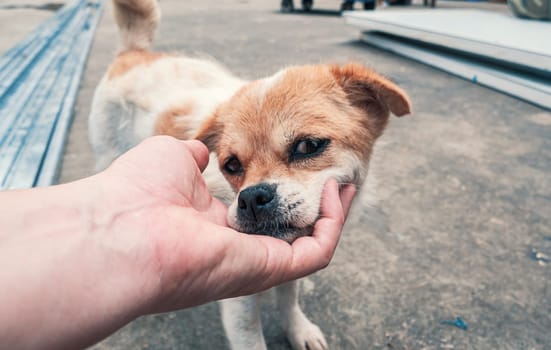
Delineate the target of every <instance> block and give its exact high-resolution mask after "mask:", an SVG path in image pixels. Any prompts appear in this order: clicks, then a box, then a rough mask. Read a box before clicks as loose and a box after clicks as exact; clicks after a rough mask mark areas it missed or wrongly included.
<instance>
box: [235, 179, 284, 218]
mask: <svg viewBox="0 0 551 350" xmlns="http://www.w3.org/2000/svg"><path fill="white" fill-rule="evenodd" d="M275 194H276V186H275V185H268V184H259V185H255V186H251V187H247V188H246V189H244V190H243V191H241V192H240V193H239V197H238V199H237V207H238V215H239V216H240V217H241V218H243V219H246V220H251V221H261V220H264V219H266V218H267V217H269V216H270V213H271V212H272V211H273V210H274V209H275V208H276V207H277V200H276V199H275Z"/></svg>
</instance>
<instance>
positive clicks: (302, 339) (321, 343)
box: [276, 281, 327, 350]
mask: <svg viewBox="0 0 551 350" xmlns="http://www.w3.org/2000/svg"><path fill="white" fill-rule="evenodd" d="M298 288H299V282H298V281H292V282H288V283H286V284H283V285H281V286H278V287H276V293H277V306H278V309H279V310H280V312H281V318H282V319H281V320H282V325H283V329H284V330H285V332H286V334H287V339H289V342H290V343H291V346H292V347H293V349H294V350H327V341H326V340H325V337H324V336H323V333H322V332H321V330H320V329H319V327H318V326H316V325H315V324H313V323H312V322H310V320H309V319H308V318H307V317H306V316H305V315H304V313H303V312H302V310H301V309H300V305H299V303H298Z"/></svg>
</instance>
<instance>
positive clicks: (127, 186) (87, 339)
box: [0, 137, 354, 349]
mask: <svg viewBox="0 0 551 350" xmlns="http://www.w3.org/2000/svg"><path fill="white" fill-rule="evenodd" d="M159 154H163V155H164V156H163V157H159V156H158V155H159ZM207 161H208V155H207V151H206V149H205V148H204V146H202V145H201V144H199V143H197V142H181V141H176V140H174V139H171V138H168V137H157V138H152V139H149V140H147V141H145V142H144V143H142V144H141V145H139V146H138V147H137V148H135V149H133V150H131V151H130V152H128V153H127V154H126V155H124V156H123V157H121V158H120V159H119V160H117V161H116V162H115V163H114V165H113V166H112V167H110V168H109V169H108V170H106V171H105V172H103V173H100V174H98V175H96V176H93V177H90V178H87V179H84V180H80V181H77V182H74V183H70V184H66V185H60V186H55V187H49V188H41V189H32V190H25V191H12V192H3V193H0V208H1V210H0V266H1V267H2V268H1V269H0V285H1V288H0V310H1V312H0V348H5V347H9V348H11V349H38V348H40V349H61V348H79V347H85V346H87V345H90V344H93V343H94V342H96V341H99V340H101V339H102V338H104V337H106V336H107V335H109V334H111V333H112V332H114V331H115V330H117V329H118V328H120V327H122V326H123V325H125V324H126V323H128V322H130V321H131V320H133V319H134V318H136V317H138V316H140V315H144V314H148V313H155V312H163V311H169V310H176V309H180V308H185V307H190V306H194V305H198V304H201V303H205V302H208V301H212V300H216V299H221V298H226V297H231V296H237V295H244V294H250V293H255V292H258V291H261V290H264V289H267V288H270V287H272V286H274V285H277V284H280V283H282V282H284V281H288V280H291V279H295V278H298V277H302V276H304V275H307V274H309V273H312V272H314V271H316V270H319V269H321V268H323V267H325V266H326V265H327V264H328V263H329V261H330V259H331V257H332V255H333V253H334V250H335V247H336V244H337V242H338V239H339V237H340V232H341V229H342V224H343V222H344V218H345V216H346V213H347V211H348V207H349V205H350V202H351V200H352V197H353V195H354V190H353V189H351V188H345V189H344V190H343V191H341V198H340V200H339V191H338V186H337V184H336V182H334V181H331V182H329V183H328V185H327V186H326V189H325V190H326V191H325V193H324V197H325V199H324V201H323V204H322V205H323V207H322V216H323V218H322V219H320V220H319V221H318V223H317V225H316V228H315V233H314V235H313V237H303V238H300V239H298V240H297V241H296V242H294V243H293V245H289V244H287V243H285V242H283V241H279V240H277V239H273V238H270V237H264V236H255V235H245V234H241V233H239V232H236V231H233V230H231V229H229V228H227V227H226V226H225V216H226V208H225V207H224V205H223V204H222V203H220V202H218V201H217V200H215V199H213V198H212V197H210V195H209V194H208V190H207V188H206V186H205V184H204V183H203V181H202V177H201V176H200V171H201V170H202V169H203V168H204V167H205V166H206V163H207ZM341 201H342V204H341Z"/></svg>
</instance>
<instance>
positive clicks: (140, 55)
mask: <svg viewBox="0 0 551 350" xmlns="http://www.w3.org/2000/svg"><path fill="white" fill-rule="evenodd" d="M167 56H168V55H166V54H163V53H157V52H151V51H146V50H129V51H124V52H121V53H120V54H119V55H118V56H117V58H115V61H114V62H113V63H112V64H111V66H110V67H109V70H108V71H107V78H108V79H114V78H117V77H120V76H121V75H124V74H126V73H127V72H128V71H129V70H131V69H133V68H136V67H137V66H141V65H146V64H150V63H152V62H155V61H157V60H158V59H160V58H162V57H167Z"/></svg>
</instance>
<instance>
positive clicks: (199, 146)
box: [183, 140, 209, 172]
mask: <svg viewBox="0 0 551 350" xmlns="http://www.w3.org/2000/svg"><path fill="white" fill-rule="evenodd" d="M183 143H184V144H185V145H186V147H187V148H188V149H189V150H190V152H191V154H192V155H193V159H195V162H196V163H197V166H198V167H199V170H200V171H201V172H203V170H205V168H206V167H207V164H208V163H209V150H208V148H207V146H205V144H204V143H202V142H201V141H197V140H189V141H183Z"/></svg>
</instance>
